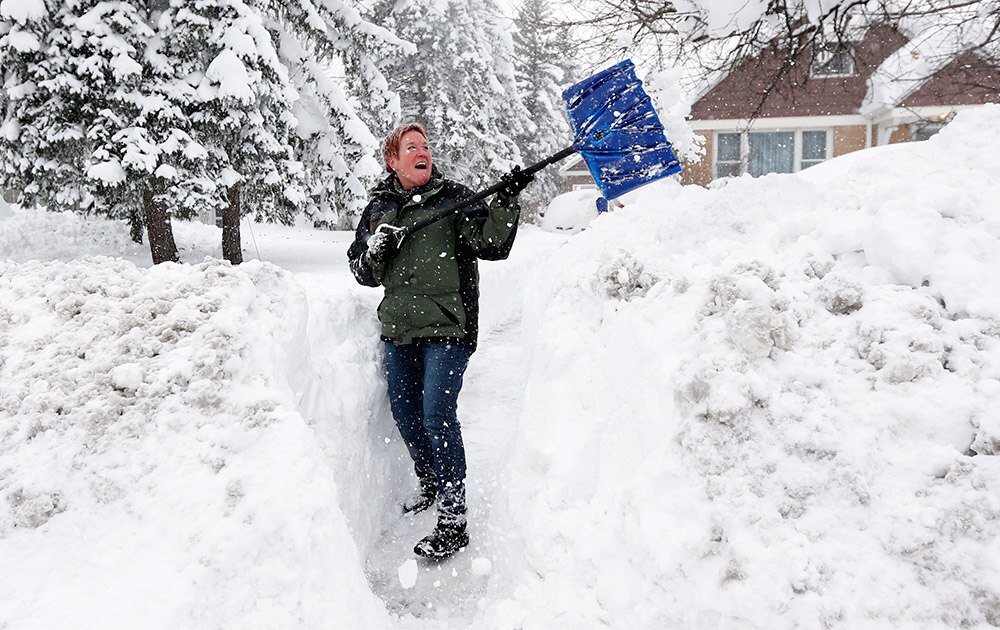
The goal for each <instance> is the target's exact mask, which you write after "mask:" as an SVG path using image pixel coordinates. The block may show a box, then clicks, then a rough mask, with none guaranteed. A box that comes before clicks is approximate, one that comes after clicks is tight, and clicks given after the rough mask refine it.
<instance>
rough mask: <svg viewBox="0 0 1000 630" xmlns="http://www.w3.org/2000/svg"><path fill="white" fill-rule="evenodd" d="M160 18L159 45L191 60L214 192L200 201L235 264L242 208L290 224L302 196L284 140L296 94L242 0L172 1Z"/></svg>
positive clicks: (199, 133)
mask: <svg viewBox="0 0 1000 630" xmlns="http://www.w3.org/2000/svg"><path fill="white" fill-rule="evenodd" d="M161 24H162V25H164V26H165V29H164V31H165V38H164V45H165V49H166V50H168V51H171V52H172V53H173V54H175V55H176V56H178V57H179V58H183V59H190V60H193V64H194V68H193V69H194V71H195V74H193V75H191V76H192V79H191V82H192V83H194V88H195V93H196V94H197V98H196V99H195V101H194V102H193V103H191V111H190V115H189V117H190V121H191V127H192V131H193V135H194V137H196V138H197V139H198V141H199V143H200V144H201V145H202V146H203V147H204V149H205V151H206V153H207V157H206V159H205V168H206V173H205V175H206V176H207V178H208V180H209V181H210V182H211V185H210V188H211V190H212V191H213V194H212V195H211V196H210V198H208V199H206V200H205V202H204V203H202V204H200V205H201V207H202V208H206V207H207V208H209V209H211V210H213V211H215V212H217V213H221V214H222V228H223V235H222V251H223V256H224V257H225V258H226V259H227V260H229V261H230V262H232V263H233V264H238V263H240V262H242V251H241V249H240V220H241V218H242V216H243V214H244V211H245V210H247V211H252V212H253V214H254V215H255V216H256V218H257V219H266V220H269V221H279V222H282V223H290V222H291V221H292V220H293V218H294V215H295V212H296V208H299V207H301V206H302V204H303V202H304V200H305V193H304V190H303V168H302V165H301V164H300V163H299V162H298V161H297V160H295V159H294V158H293V148H292V144H291V136H292V133H293V128H294V126H295V124H296V122H295V118H294V115H293V113H292V104H293V103H294V101H295V100H296V99H297V98H298V94H297V92H296V90H295V89H294V87H293V86H292V84H291V81H290V79H289V76H288V72H287V69H286V68H285V66H284V65H283V64H282V63H281V61H280V60H279V59H278V54H277V50H276V49H275V47H274V45H273V42H272V33H271V32H269V31H268V30H267V28H265V26H264V23H263V18H262V16H261V14H260V13H258V12H257V11H255V10H254V9H252V8H251V7H249V6H248V5H247V4H246V3H244V2H242V0H200V1H199V2H196V3H191V2H182V1H180V0H175V1H174V2H173V3H172V5H171V9H170V10H169V11H167V13H166V14H164V17H163V19H162V20H161ZM195 81H196V82H195Z"/></svg>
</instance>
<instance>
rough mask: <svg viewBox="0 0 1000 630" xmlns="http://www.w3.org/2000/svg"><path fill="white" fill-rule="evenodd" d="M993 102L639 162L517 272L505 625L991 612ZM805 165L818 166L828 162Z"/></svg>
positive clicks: (997, 191)
mask: <svg viewBox="0 0 1000 630" xmlns="http://www.w3.org/2000/svg"><path fill="white" fill-rule="evenodd" d="M996 146H1000V108H998V107H987V108H984V109H983V110H980V111H975V112H965V113H962V114H960V115H959V117H958V118H957V119H956V120H955V122H954V123H953V124H951V125H950V126H949V127H948V128H947V129H945V130H944V131H943V132H942V133H941V134H939V136H936V137H935V138H933V139H932V140H930V141H928V142H926V143H920V144H915V145H913V146H912V147H909V148H908V150H902V151H898V152H893V153H892V155H891V157H890V159H882V158H878V157H875V158H873V159H871V160H865V159H863V158H862V159H858V160H857V162H856V163H855V164H854V165H853V166H851V168H849V169H847V172H846V173H844V174H843V175H841V176H836V177H832V178H831V179H830V181H828V182H822V181H819V182H817V183H812V182H809V181H807V180H806V178H802V177H798V176H795V175H786V176H768V177H764V178H761V179H757V180H754V179H750V178H741V179H738V180H734V181H731V182H730V183H729V184H728V185H727V186H725V187H723V188H721V189H719V190H710V191H709V190H703V189H699V188H695V187H684V188H682V187H680V186H676V185H674V184H672V183H664V184H658V185H653V186H649V187H647V188H646V189H643V190H641V191H639V192H638V193H637V194H636V195H634V197H633V198H632V199H629V200H627V202H626V210H625V211H624V212H619V213H615V214H612V215H609V216H605V217H601V218H600V219H598V220H597V221H595V222H594V223H593V224H592V225H591V228H590V230H588V231H587V232H585V233H584V234H582V235H580V236H578V237H576V238H575V239H574V242H573V245H572V247H566V248H564V249H563V250H562V252H561V253H560V255H559V256H557V257H556V258H555V259H554V260H552V261H551V262H550V264H549V268H548V270H547V271H548V275H547V277H545V278H543V279H540V280H538V281H537V282H535V283H534V284H533V286H531V287H529V289H528V298H527V300H526V308H527V309H528V312H527V313H526V315H525V324H524V326H525V331H526V333H528V334H533V338H532V340H531V341H530V344H531V349H532V357H533V358H532V362H531V367H530V369H531V370H532V378H531V385H530V386H529V389H528V391H527V392H526V396H525V412H524V415H523V417H522V420H521V428H520V431H519V440H518V442H517V444H516V446H515V449H514V454H513V456H512V458H511V461H510V462H509V465H508V473H509V475H508V476H509V479H508V483H507V488H508V492H509V497H508V506H507V507H508V510H507V512H508V515H509V516H508V519H509V520H508V522H507V523H506V524H504V525H502V528H503V529H504V530H505V531H506V532H507V533H508V536H509V537H510V538H511V539H513V540H517V539H518V538H523V540H524V543H523V544H524V549H523V551H524V553H523V556H521V557H520V558H519V560H520V562H518V559H514V561H513V564H511V565H510V566H506V567H502V570H503V571H505V572H506V574H507V575H506V578H505V579H506V581H509V582H510V583H520V584H521V587H520V588H518V589H517V590H516V592H515V593H514V595H513V596H510V597H498V598H497V599H495V600H493V601H490V602H489V604H488V605H485V606H484V607H483V612H482V614H481V616H480V617H479V618H478V620H477V623H478V625H480V626H483V627H496V628H510V627H523V628H526V629H528V628H548V627H555V626H559V627H581V628H583V627H596V626H604V625H607V626H610V627H613V628H637V627H642V628H650V627H693V628H747V627H754V628H775V627H801V628H812V627H815V628H820V627H840V628H859V627H865V628H872V627H908V628H913V627H921V628H954V627H959V626H987V625H1000V543H998V538H997V534H998V532H1000V498H998V495H997V490H996V489H997V488H998V487H1000V461H998V459H1000V458H998V457H997V456H998V455H1000V416H998V413H997V402H998V400H1000V301H998V300H1000V155H998V154H997V152H996ZM818 179H819V178H818Z"/></svg>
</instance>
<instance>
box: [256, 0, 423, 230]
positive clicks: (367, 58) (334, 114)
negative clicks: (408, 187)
mask: <svg viewBox="0 0 1000 630" xmlns="http://www.w3.org/2000/svg"><path fill="white" fill-rule="evenodd" d="M268 14H269V15H271V16H272V19H273V25H272V26H271V28H273V29H277V30H280V31H281V33H282V36H281V46H280V48H279V55H280V57H281V59H282V60H283V62H284V63H285V65H286V66H287V67H288V69H289V74H290V77H291V80H292V82H293V84H294V85H295V87H296V89H297V90H298V92H299V97H300V98H299V100H298V101H297V102H296V104H295V116H296V118H297V120H298V121H299V126H298V128H297V137H296V138H295V143H294V144H295V149H296V156H297V157H298V159H299V160H301V161H302V162H303V164H304V165H305V175H306V179H307V187H308V191H309V195H308V198H307V201H306V207H305V213H306V216H307V217H308V218H309V219H310V220H312V221H313V222H314V223H315V224H317V225H321V226H327V227H334V228H353V227H354V225H355V224H356V223H357V219H358V217H359V216H360V214H361V211H362V210H363V209H364V206H365V205H366V203H367V201H368V197H367V196H368V193H367V190H368V188H370V186H371V185H372V184H373V183H374V180H375V179H376V178H377V177H379V176H380V175H381V174H382V163H381V151H380V147H379V140H378V138H377V137H376V133H378V134H381V133H382V131H383V130H384V129H386V128H388V127H389V126H391V125H392V124H393V123H394V122H395V120H397V119H398V117H399V98H398V96H397V95H396V94H395V93H393V92H392V90H391V89H390V88H389V84H388V81H387V80H386V78H385V76H384V75H383V73H382V71H381V69H380V68H381V67H382V66H384V65H386V63H387V61H386V60H388V59H391V58H397V57H399V56H401V55H402V54H404V53H406V52H409V53H413V52H415V50H416V49H415V48H414V46H413V45H412V44H410V43H408V42H405V41H403V40H402V39H400V38H399V37H397V36H396V35H394V34H393V33H391V32H390V31H389V30H387V29H385V28H383V27H381V26H377V25H375V24H374V23H372V21H369V20H367V19H365V18H364V17H363V16H362V15H361V14H360V13H359V12H358V10H357V9H355V8H354V7H352V6H350V5H349V4H347V3H345V2H340V1H337V0H317V1H316V2H311V1H310V0H301V1H300V2H294V3H271V4H270V5H269V9H268ZM338 70H339V71H340V72H342V74H343V76H342V77H339V78H335V77H334V74H335V73H336V72H337V71H338ZM373 130H375V133H373Z"/></svg>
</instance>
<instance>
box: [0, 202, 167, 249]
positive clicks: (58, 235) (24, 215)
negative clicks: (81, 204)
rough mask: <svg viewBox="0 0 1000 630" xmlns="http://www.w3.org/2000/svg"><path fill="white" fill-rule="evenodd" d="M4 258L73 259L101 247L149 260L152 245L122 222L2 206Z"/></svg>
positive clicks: (0, 244) (0, 236)
mask: <svg viewBox="0 0 1000 630" xmlns="http://www.w3.org/2000/svg"><path fill="white" fill-rule="evenodd" d="M0 219H2V220H3V224H2V225H3V229H0V258H2V259H7V260H16V261H20V262H24V261H27V260H32V259H37V258H38V257H39V256H40V255H42V256H44V257H45V259H46V260H62V261H69V260H72V259H74V258H77V257H78V256H80V252H81V251H87V250H88V249H89V250H91V251H93V248H95V247H99V248H100V250H101V251H107V252H118V255H119V256H127V257H129V258H133V259H138V258H141V257H143V256H145V258H146V259H149V247H148V246H143V245H140V244H138V243H134V242H133V241H132V240H131V239H130V238H129V231H128V227H127V226H124V224H123V223H122V222H121V221H110V220H106V219H98V220H94V219H86V218H84V217H81V216H79V215H76V214H72V213H69V212H40V211H37V210H22V209H16V208H8V213H7V214H6V216H5V212H4V209H3V208H2V207H0Z"/></svg>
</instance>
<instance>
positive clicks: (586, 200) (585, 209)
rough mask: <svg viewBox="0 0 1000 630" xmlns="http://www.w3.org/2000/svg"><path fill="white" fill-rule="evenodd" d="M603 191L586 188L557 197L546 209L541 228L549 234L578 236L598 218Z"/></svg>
mask: <svg viewBox="0 0 1000 630" xmlns="http://www.w3.org/2000/svg"><path fill="white" fill-rule="evenodd" d="M600 196H601V191H599V190H597V189H596V188H586V189H581V190H574V191H571V192H567V193H563V194H561V195H557V196H556V197H555V198H554V199H552V201H550V202H549V205H548V206H547V207H546V208H545V216H543V217H542V224H541V227H542V229H543V230H547V231H549V232H564V233H567V234H576V233H577V232H579V231H580V230H582V229H584V228H586V227H587V226H588V225H589V224H590V222H591V221H593V220H594V219H596V218H597V215H598V212H597V205H596V201H597V198H598V197H600Z"/></svg>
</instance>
